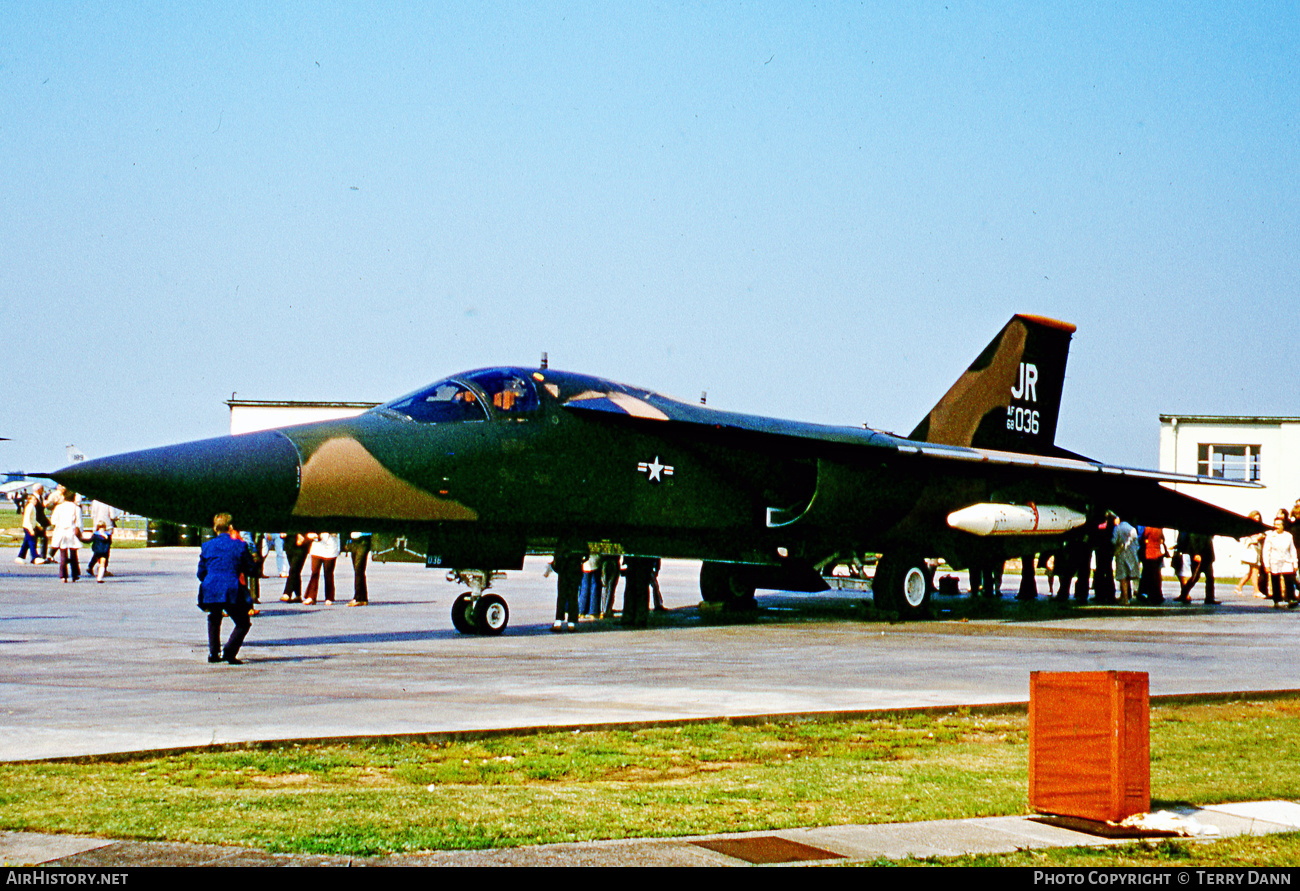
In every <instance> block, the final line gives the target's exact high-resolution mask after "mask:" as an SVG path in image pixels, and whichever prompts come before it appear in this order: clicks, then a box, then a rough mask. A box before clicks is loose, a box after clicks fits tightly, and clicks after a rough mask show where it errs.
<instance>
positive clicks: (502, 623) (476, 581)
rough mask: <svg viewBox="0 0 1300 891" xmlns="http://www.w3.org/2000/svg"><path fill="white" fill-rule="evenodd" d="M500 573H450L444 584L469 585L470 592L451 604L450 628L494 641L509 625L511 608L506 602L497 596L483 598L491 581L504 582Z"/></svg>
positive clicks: (490, 595) (481, 571) (477, 571)
mask: <svg viewBox="0 0 1300 891" xmlns="http://www.w3.org/2000/svg"><path fill="white" fill-rule="evenodd" d="M504 576H505V574H504V573H500V572H496V573H494V572H487V571H484V570H478V569H474V570H452V571H451V572H449V573H447V581H449V582H460V583H461V584H463V585H469V586H470V588H471V590H469V591H466V592H465V593H464V594H461V595H460V596H459V597H457V598H456V599H455V600H454V601H452V604H451V624H452V625H453V626H454V627H455V629H456V630H457V631H459V632H460V633H461V634H482V635H486V636H489V637H495V636H496V635H498V634H500V633H501V632H503V631H505V630H506V626H507V625H509V624H510V607H508V606H506V601H505V598H503V597H501V596H499V595H497V594H484V593H483V592H484V591H485V590H486V589H487V588H490V587H491V586H492V580H493V579H497V578H504Z"/></svg>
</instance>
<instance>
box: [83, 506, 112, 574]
mask: <svg viewBox="0 0 1300 891" xmlns="http://www.w3.org/2000/svg"><path fill="white" fill-rule="evenodd" d="M111 544H112V542H111V541H110V540H109V538H108V526H107V525H106V524H105V523H104V521H103V520H100V521H99V522H98V523H96V524H95V534H94V535H92V536H91V537H90V555H91V556H90V564H89V565H88V566H87V567H86V571H87V572H92V573H94V574H95V581H97V582H99V583H100V584H103V583H104V569H105V568H106V567H107V566H108V549H109V546H110V545H111Z"/></svg>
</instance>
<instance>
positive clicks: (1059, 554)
mask: <svg viewBox="0 0 1300 891" xmlns="http://www.w3.org/2000/svg"><path fill="white" fill-rule="evenodd" d="M1249 516H1250V518H1251V519H1253V520H1255V521H1257V522H1261V523H1262V522H1263V520H1262V518H1261V515H1260V513H1259V512H1258V511H1251V513H1250V515H1249ZM1297 526H1300V500H1297V501H1296V503H1295V506H1294V507H1293V508H1292V509H1291V510H1290V511H1287V510H1286V509H1285V508H1281V509H1279V510H1278V512H1277V514H1276V515H1275V517H1274V518H1273V529H1272V530H1270V531H1267V532H1259V533H1255V534H1253V535H1248V536H1245V537H1244V538H1242V539H1241V543H1242V545H1243V546H1244V548H1245V554H1246V556H1245V558H1244V563H1245V565H1246V574H1245V575H1244V576H1243V577H1242V579H1241V581H1239V582H1238V583H1237V585H1236V588H1235V591H1234V593H1236V594H1239V595H1240V594H1241V593H1242V592H1243V589H1245V588H1246V587H1247V586H1249V587H1250V589H1251V593H1253V594H1254V595H1255V596H1257V597H1264V598H1268V597H1271V598H1272V600H1273V605H1274V607H1275V608H1281V607H1283V606H1285V607H1287V608H1289V609H1295V608H1297V607H1300V596H1298V595H1297V588H1296V572H1297V567H1298V564H1300V560H1297V548H1296V541H1295V533H1296V528H1297ZM1171 539H1172V540H1173V541H1174V545H1173V547H1172V549H1171V548H1170V546H1169V541H1170V540H1171ZM1166 559H1169V561H1170V564H1171V567H1172V569H1173V571H1174V575H1175V577H1176V578H1177V580H1178V588H1179V593H1178V596H1177V597H1175V598H1174V602H1175V603H1184V604H1188V603H1191V602H1192V592H1193V590H1194V589H1195V588H1196V586H1197V584H1199V583H1200V582H1201V580H1202V579H1204V582H1205V600H1204V602H1205V603H1206V604H1209V605H1214V604H1217V603H1218V602H1219V601H1218V600H1217V599H1216V598H1215V584H1214V583H1215V579H1214V559H1215V554H1214V538H1213V537H1212V536H1209V535H1202V534H1198V533H1194V532H1186V531H1182V532H1177V533H1175V532H1174V531H1173V530H1168V531H1167V530H1165V529H1161V528H1160V527H1157V526H1139V525H1134V524H1131V523H1129V522H1127V521H1125V520H1124V519H1122V518H1120V517H1118V516H1116V515H1115V514H1114V513H1110V512H1108V513H1107V514H1105V516H1104V517H1101V518H1096V517H1093V518H1089V519H1088V521H1086V522H1085V523H1084V525H1082V526H1080V527H1079V528H1077V529H1074V530H1072V531H1071V532H1069V533H1067V534H1066V535H1065V536H1063V537H1062V538H1061V539H1060V540H1059V542H1057V543H1055V545H1054V546H1053V547H1052V548H1051V549H1047V550H1044V551H1042V552H1040V553H1037V554H1026V555H1024V556H1023V557H1022V558H1021V562H1022V575H1021V583H1020V591H1019V593H1018V594H1017V595H1016V596H1017V597H1018V598H1019V599H1022V600H1033V599H1035V598H1036V597H1037V596H1038V588H1037V582H1036V580H1035V576H1034V567H1035V565H1036V566H1037V567H1038V568H1039V569H1041V570H1044V571H1045V572H1046V574H1047V585H1048V594H1049V596H1051V597H1052V599H1053V600H1056V601H1058V602H1067V601H1069V600H1070V598H1071V587H1073V597H1074V599H1075V600H1076V601H1079V602H1083V601H1087V600H1088V599H1089V591H1090V589H1091V594H1092V600H1093V602H1094V603H1117V604H1128V603H1144V604H1152V605H1154V604H1161V603H1164V602H1165V597H1164V590H1163V589H1164V584H1163V577H1164V566H1165V560H1166ZM1001 583H1002V567H1001V565H1000V564H996V565H980V564H974V565H972V566H971V567H970V590H971V593H972V594H973V595H981V594H982V595H983V596H988V597H992V596H997V595H998V594H999V592H1000V588H1001Z"/></svg>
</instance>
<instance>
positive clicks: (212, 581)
mask: <svg viewBox="0 0 1300 891" xmlns="http://www.w3.org/2000/svg"><path fill="white" fill-rule="evenodd" d="M212 531H213V532H215V533H216V534H217V537H216V538H214V539H212V540H211V541H208V542H204V544H203V547H202V548H201V549H200V550H199V573H198V575H199V609H201V610H203V611H204V612H206V613H207V614H208V661H209V662H223V661H224V662H227V663H229V664H230V665H240V664H242V663H241V662H240V661H239V659H237V658H236V657H237V656H238V654H239V647H240V644H242V643H243V642H244V635H246V634H247V633H248V629H249V627H250V626H251V625H252V620H250V619H249V617H248V611H249V609H250V608H251V607H252V603H253V599H252V597H251V596H250V595H249V593H248V588H247V586H246V585H245V584H244V583H243V581H241V579H240V576H241V575H242V576H243V577H244V578H245V579H247V578H248V577H249V576H251V575H252V574H253V573H254V572H255V571H256V569H257V567H256V564H255V563H254V562H253V556H252V555H251V554H250V553H249V552H248V546H247V545H245V544H244V542H243V540H242V539H239V538H231V537H230V514H217V515H216V516H215V517H213V518H212ZM222 615H228V616H230V618H231V619H232V620H233V621H234V623H235V630H234V631H232V632H231V633H230V640H228V641H226V651H225V653H222V652H221V617H222Z"/></svg>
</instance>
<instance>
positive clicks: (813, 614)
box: [250, 593, 1223, 647]
mask: <svg viewBox="0 0 1300 891" xmlns="http://www.w3.org/2000/svg"><path fill="white" fill-rule="evenodd" d="M1218 608H1219V609H1220V610H1222V609H1223V606H1222V605H1220V606H1219V607H1218ZM1202 609H1203V608H1202V607H1200V606H1199V605H1197V604H1193V605H1191V606H1181V605H1177V604H1175V605H1173V606H1171V605H1170V604H1168V603H1166V604H1165V605H1164V606H1159V607H1157V606H1144V605H1133V606H1121V605H1111V604H1091V603H1090V604H1088V605H1086V606H1085V605H1083V604H1080V603H1075V602H1073V601H1072V602H1070V603H1059V602H1055V601H1052V600H1051V599H1049V598H1046V597H1039V598H1038V599H1037V600H1034V601H1029V602H1024V601H1017V600H1016V599H1015V597H1014V594H1007V593H1004V594H1003V596H1002V597H1000V598H993V599H985V598H971V597H968V596H964V595H963V596H958V597H936V598H935V599H934V600H933V601H932V613H933V619H934V621H937V622H944V623H949V622H960V621H962V620H965V619H1001V620H1004V621H1008V622H1015V623H1034V622H1049V621H1050V622H1059V621H1061V620H1063V619H1070V618H1079V619H1083V618H1090V619H1096V618H1103V617H1120V616H1127V617H1133V616H1142V617H1144V618H1146V617H1152V618H1154V617H1156V616H1165V615H1168V616H1177V615H1187V614H1188V613H1189V612H1200V611H1202ZM295 615H302V613H300V612H298V611H297V610H294V609H289V608H285V609H280V608H272V609H264V610H263V613H262V615H261V616H259V617H258V619H257V621H259V622H260V621H262V620H265V619H283V618H289V617H293V616H295ZM431 621H434V619H432V618H431ZM895 621H897V617H896V616H894V615H892V614H891V613H889V612H882V611H877V610H875V609H874V607H873V606H872V605H871V601H870V598H863V599H855V600H848V599H844V598H835V599H823V600H819V599H818V598H817V597H816V596H815V595H812V596H810V595H800V594H794V593H772V594H768V595H760V597H759V598H758V600H757V606H756V607H755V608H752V609H748V610H729V609H724V608H721V607H716V606H713V605H708V604H706V605H703V606H691V607H676V608H674V609H670V610H666V611H662V612H653V613H651V614H650V619H649V623H648V627H642V628H639V629H633V628H628V627H627V626H624V625H622V624H621V623H620V621H619V618H618V617H617V616H616V617H615V618H614V619H607V620H596V621H583V622H582V623H581V624H579V626H578V628H577V630H575V631H573V632H566V633H568V634H593V633H605V632H614V631H634V630H639V631H654V630H665V631H666V630H670V629H677V628H692V627H696V628H697V627H701V626H707V625H778V624H803V623H837V624H839V623H855V624H862V623H864V622H865V623H884V624H893V623H894V622H895ZM280 627H281V628H282V627H283V626H280ZM918 627H924V626H923V625H922V626H918ZM553 634H554V632H553V631H552V629H551V625H550V623H531V624H519V625H511V626H510V628H509V629H508V630H507V631H506V632H505V636H507V637H546V636H551V635H553ZM455 639H462V640H483V638H477V637H468V638H467V637H466V636H465V635H462V634H461V633H459V632H457V631H456V630H455V629H453V628H450V627H447V628H412V629H407V630H395V631H386V632H355V633H338V634H315V635H304V636H294V637H276V638H262V639H260V640H258V641H257V642H256V644H255V645H256V646H258V647H306V646H321V645H330V644H344V645H348V644H351V645H377V644H384V643H402V642H413V641H436V640H455ZM488 640H490V638H488ZM251 643H252V642H251V641H250V644H251Z"/></svg>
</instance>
